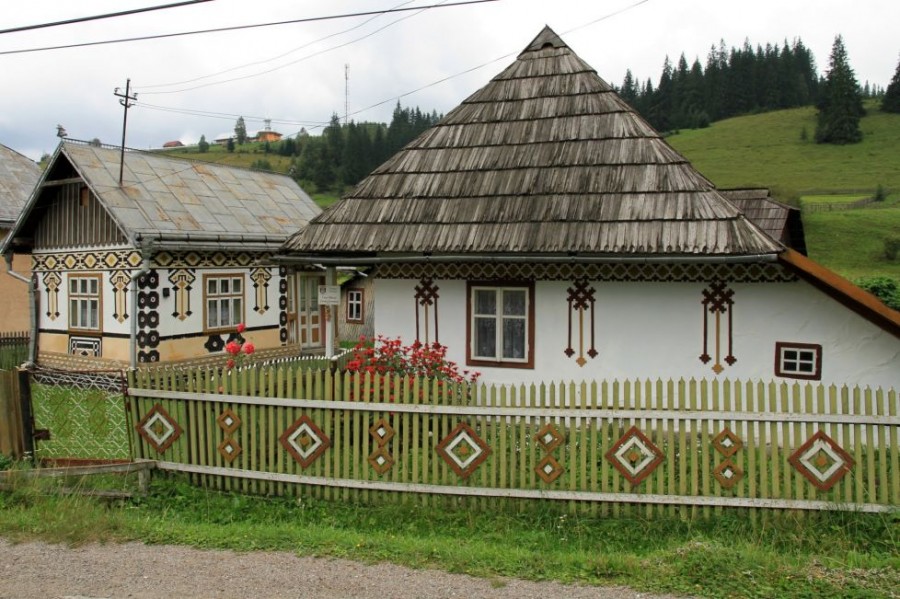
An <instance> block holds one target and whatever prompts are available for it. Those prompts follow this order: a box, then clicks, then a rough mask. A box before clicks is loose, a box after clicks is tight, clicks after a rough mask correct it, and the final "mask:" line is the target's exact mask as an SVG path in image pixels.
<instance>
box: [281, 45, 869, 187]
mask: <svg viewBox="0 0 900 599" xmlns="http://www.w3.org/2000/svg"><path fill="white" fill-rule="evenodd" d="M823 85H824V79H823V78H822V76H821V75H819V74H818V72H817V69H816V63H815V58H814V57H813V55H812V52H811V51H810V50H809V49H807V48H806V47H805V46H804V45H803V42H802V41H800V40H799V39H798V40H796V41H794V42H793V44H788V42H787V41H785V42H784V43H783V44H782V45H780V46H779V45H771V44H767V45H766V46H765V47H762V46H756V47H755V48H754V47H753V46H751V45H750V43H749V42H744V45H743V46H742V47H740V48H731V49H730V50H729V49H726V47H725V43H724V42H720V44H719V46H718V47H716V46H713V47H712V48H711V49H710V51H709V54H708V55H707V58H706V65H705V66H704V65H702V64H701V63H700V60H699V59H695V60H694V62H693V63H692V64H691V65H690V66H689V65H688V62H687V60H686V58H685V56H684V54H682V55H681V57H680V58H679V60H678V63H677V64H675V65H674V66H673V65H672V63H671V61H670V60H669V58H668V57H666V59H665V62H664V64H663V69H662V73H661V74H660V77H659V80H658V82H657V84H656V85H655V86H654V84H653V82H652V81H651V80H650V79H649V78H648V79H646V80H645V81H644V82H643V83H642V82H639V81H638V80H636V79H635V78H634V76H633V75H632V73H631V71H630V70H628V71H627V72H626V75H625V78H624V81H623V82H622V83H621V85H616V84H613V86H614V87H615V89H616V91H617V92H618V93H619V94H620V95H621V96H622V98H623V99H624V100H626V101H627V102H628V103H629V104H631V105H632V106H633V107H634V108H635V109H637V111H638V112H639V113H640V114H641V115H642V116H644V118H646V119H647V120H648V121H649V122H650V124H651V125H653V126H654V127H655V128H656V129H657V130H658V131H662V132H666V131H673V130H677V129H688V128H701V127H706V126H708V125H709V124H710V123H711V122H713V121H717V120H721V119H724V118H728V117H731V116H735V115H740V114H747V113H753V112H762V111H768V110H780V109H783V108H792V107H796V106H806V105H810V104H815V103H816V101H817V97H818V94H819V91H820V90H821V89H822V88H823ZM859 92H860V95H861V96H862V97H864V98H865V97H871V96H875V95H879V94H883V93H884V89H883V88H882V89H879V88H878V87H877V86H875V87H870V86H869V83H868V82H866V84H865V86H864V87H862V88H861V89H860V90H859ZM440 118H441V115H438V114H437V113H436V112H434V111H432V112H430V113H428V112H422V111H421V110H420V109H419V108H414V109H412V108H408V107H406V108H404V107H402V106H401V105H400V103H399V102H398V103H397V105H396V107H395V108H394V112H393V115H392V118H391V122H390V123H389V124H388V125H385V124H383V123H370V122H361V123H356V122H353V121H350V122H349V123H341V121H340V118H339V117H338V115H337V114H335V115H333V116H332V118H331V122H330V123H329V125H328V126H327V127H325V128H324V130H323V132H322V135H320V136H315V135H308V134H307V133H306V132H305V131H302V132H301V133H300V134H299V135H297V136H296V137H291V138H285V139H283V140H282V141H280V142H278V143H275V144H271V146H268V147H267V151H271V152H273V153H277V154H280V155H282V156H293V157H294V159H293V176H294V177H295V178H296V179H298V180H301V181H304V182H307V183H312V184H313V185H314V186H315V187H316V189H317V190H318V191H326V190H339V189H342V188H344V187H346V186H347V185H354V184H356V183H357V182H359V181H360V180H361V179H362V178H363V177H364V176H365V175H367V174H368V173H369V172H371V171H372V170H373V169H374V168H375V167H377V166H378V165H379V164H381V163H382V162H384V161H385V160H386V159H387V158H388V157H390V156H391V155H393V154H394V153H395V152H396V151H397V150H399V149H400V148H402V147H403V146H404V145H405V144H406V143H408V142H409V141H411V140H412V139H414V138H415V137H416V136H417V135H419V134H420V133H421V132H423V131H425V130H426V129H428V128H429V127H431V126H432V125H434V124H435V123H436V122H437V121H438V120H439V119H440Z"/></svg>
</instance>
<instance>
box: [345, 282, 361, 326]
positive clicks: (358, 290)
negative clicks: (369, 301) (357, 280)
mask: <svg viewBox="0 0 900 599" xmlns="http://www.w3.org/2000/svg"><path fill="white" fill-rule="evenodd" d="M351 293H359V318H351V317H350V305H351V301H350V294H351ZM352 303H356V302H352ZM344 317H345V318H346V319H347V322H348V323H350V324H363V323H364V322H365V321H366V292H365V290H364V289H361V288H359V287H351V288H350V289H347V300H346V308H345V310H344Z"/></svg>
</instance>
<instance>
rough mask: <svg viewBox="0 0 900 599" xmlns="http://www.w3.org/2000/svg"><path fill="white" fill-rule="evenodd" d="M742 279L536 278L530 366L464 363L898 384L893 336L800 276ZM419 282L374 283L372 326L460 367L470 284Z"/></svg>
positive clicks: (542, 370)
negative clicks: (440, 351) (433, 344)
mask: <svg viewBox="0 0 900 599" xmlns="http://www.w3.org/2000/svg"><path fill="white" fill-rule="evenodd" d="M775 278H776V279H777V278H779V277H775ZM744 279H745V281H743V282H727V281H724V280H712V281H711V282H705V281H675V282H663V281H657V282H639V281H634V282H631V281H601V280H591V279H581V280H578V279H576V280H568V281H566V280H557V281H547V280H544V281H541V280H539V281H537V282H536V283H535V284H534V295H533V298H534V325H533V328H534V336H533V339H534V341H533V344H534V355H533V367H527V365H526V367H518V368H515V367H514V368H508V367H503V368H498V367H493V366H485V365H477V366H469V367H468V368H470V369H472V370H478V371H479V372H481V373H482V379H481V380H483V381H484V382H488V383H527V382H539V381H560V380H574V381H580V380H593V379H620V380H621V379H634V378H657V377H661V378H665V379H668V378H676V379H677V378H681V377H684V378H692V377H693V378H717V377H718V378H729V379H741V380H754V381H756V380H761V381H771V380H775V381H785V382H794V381H799V382H804V381H805V380H816V381H821V382H823V383H826V384H830V383H835V384H838V385H840V384H844V383H846V384H860V385H874V386H882V387H885V388H889V387H894V388H898V387H900V340H898V339H897V338H896V337H894V336H893V335H891V334H889V333H887V332H885V331H883V330H882V329H880V328H878V327H877V326H875V325H874V324H872V323H871V322H869V321H868V320H866V319H864V318H862V317H861V316H859V315H857V314H856V313H855V312H853V311H851V310H849V309H847V308H845V307H844V306H843V305H841V304H839V303H838V302H837V301H835V300H834V299H832V298H831V297H829V296H827V295H825V294H823V293H822V292H820V291H818V290H817V289H815V288H814V287H812V286H811V285H809V284H808V283H806V282H804V281H800V280H797V279H795V278H793V277H784V278H783V279H784V280H770V281H759V280H757V281H756V282H750V280H749V279H750V278H749V277H744ZM424 283H427V284H425V285H423V279H390V278H382V279H377V280H376V284H375V285H376V288H377V293H378V298H379V301H378V304H377V306H376V314H375V328H376V332H377V333H380V334H384V335H387V336H400V337H401V338H402V339H403V341H404V342H405V343H409V342H411V341H412V340H414V339H416V338H417V331H418V338H419V339H420V340H421V341H423V342H425V341H426V340H427V341H435V340H437V341H439V342H440V343H442V344H444V345H447V346H448V348H449V359H451V360H455V361H457V362H458V363H459V364H461V365H464V364H466V344H467V341H466V333H467V327H468V324H467V314H466V295H467V285H466V281H464V280H459V279H455V280H454V279H430V280H426V281H424ZM487 284H491V283H487ZM497 285H502V283H497ZM423 286H424V287H426V288H427V289H428V291H427V293H425V294H424V295H423V293H422V289H423ZM425 296H427V297H428V298H429V300H430V301H431V302H432V303H431V305H428V306H427V308H428V309H427V310H426V309H425V308H426V306H423V305H422V303H421V301H422V298H423V297H425ZM426 333H427V334H428V335H429V338H428V339H426V338H425V335H426ZM792 352H793V353H792ZM782 353H783V354H784V355H783V356H782ZM779 357H780V359H782V360H785V362H783V363H778V359H779ZM807 358H808V359H809V360H808V361H807ZM782 368H788V369H793V372H779V370H781V369H782Z"/></svg>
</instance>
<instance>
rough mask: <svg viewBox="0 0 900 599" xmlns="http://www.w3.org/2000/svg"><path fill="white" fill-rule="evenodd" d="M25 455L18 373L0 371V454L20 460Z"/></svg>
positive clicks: (14, 371)
mask: <svg viewBox="0 0 900 599" xmlns="http://www.w3.org/2000/svg"><path fill="white" fill-rule="evenodd" d="M24 453H25V430H24V425H23V420H22V409H21V398H20V397H19V373H18V371H16V370H0V454H3V455H5V456H7V457H11V458H16V459H18V458H21V457H22V456H23V454H24Z"/></svg>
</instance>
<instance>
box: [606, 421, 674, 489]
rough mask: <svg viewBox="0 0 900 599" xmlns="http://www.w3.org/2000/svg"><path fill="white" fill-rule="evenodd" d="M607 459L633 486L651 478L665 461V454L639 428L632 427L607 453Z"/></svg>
mask: <svg viewBox="0 0 900 599" xmlns="http://www.w3.org/2000/svg"><path fill="white" fill-rule="evenodd" d="M606 459H607V460H609V461H610V462H611V463H612V465H613V467H615V469H616V470H618V471H619V472H620V473H621V474H622V476H624V477H625V478H626V479H627V480H628V482H630V483H631V484H632V485H638V484H640V483H641V481H643V480H644V479H645V478H647V477H648V476H650V473H651V472H653V471H654V470H655V469H656V467H657V466H659V465H660V463H662V461H663V453H662V452H661V451H660V450H659V448H658V447H657V446H656V445H654V444H653V441H651V440H650V439H649V438H648V437H647V435H645V434H644V433H642V432H641V430H640V429H639V428H638V427H637V426H632V427H631V428H630V429H628V432H626V433H625V434H624V435H622V437H621V438H620V439H619V440H618V441H616V443H615V445H613V446H612V447H610V448H609V451H607V452H606Z"/></svg>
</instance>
